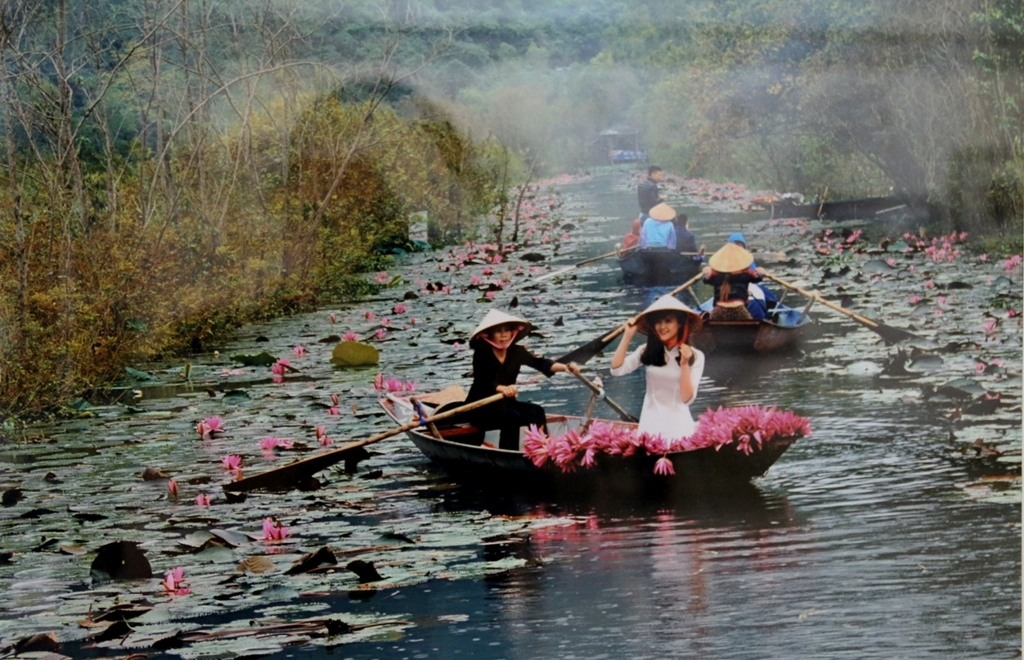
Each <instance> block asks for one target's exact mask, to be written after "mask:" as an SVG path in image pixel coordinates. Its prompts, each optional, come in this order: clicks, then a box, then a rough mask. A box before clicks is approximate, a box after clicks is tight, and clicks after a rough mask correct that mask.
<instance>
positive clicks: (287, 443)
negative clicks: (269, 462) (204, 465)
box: [229, 437, 294, 469]
mask: <svg viewBox="0 0 1024 660" xmlns="http://www.w3.org/2000/svg"><path fill="white" fill-rule="evenodd" d="M293 446H294V443H293V442H292V441H291V440H286V439H284V438H274V437H266V438H263V439H262V440H260V449H263V450H265V451H271V450H273V449H277V448H278V447H280V448H281V449H291V448H292V447H293ZM229 469H230V468H229Z"/></svg>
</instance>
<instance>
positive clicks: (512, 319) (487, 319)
mask: <svg viewBox="0 0 1024 660" xmlns="http://www.w3.org/2000/svg"><path fill="white" fill-rule="evenodd" d="M506 323H515V324H517V325H519V326H520V328H519V334H518V335H516V340H519V339H522V338H523V337H525V336H526V335H528V334H530V332H531V331H532V330H533V324H532V323H530V322H529V321H527V320H526V319H521V318H519V317H518V316H512V315H511V314H506V313H505V312H503V311H501V310H500V309H492V310H489V311H488V312H487V314H486V316H484V318H483V320H482V321H480V325H478V326H476V330H474V331H473V334H471V335H470V336H469V340H470V341H473V340H474V339H476V338H477V336H479V334H480V333H481V332H483V331H484V330H489V329H491V328H493V327H496V326H499V325H505V324H506Z"/></svg>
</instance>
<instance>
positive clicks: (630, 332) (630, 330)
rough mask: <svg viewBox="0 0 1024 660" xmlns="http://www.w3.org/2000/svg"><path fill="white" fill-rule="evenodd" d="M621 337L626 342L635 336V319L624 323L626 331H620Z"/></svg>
mask: <svg viewBox="0 0 1024 660" xmlns="http://www.w3.org/2000/svg"><path fill="white" fill-rule="evenodd" d="M622 336H623V338H624V339H625V340H626V341H629V340H631V339H633V337H635V336H636V319H629V320H628V321H626V329H625V330H623V331H622Z"/></svg>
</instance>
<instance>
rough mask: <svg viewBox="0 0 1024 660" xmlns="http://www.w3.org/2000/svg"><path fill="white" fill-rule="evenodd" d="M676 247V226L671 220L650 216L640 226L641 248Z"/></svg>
mask: <svg viewBox="0 0 1024 660" xmlns="http://www.w3.org/2000/svg"><path fill="white" fill-rule="evenodd" d="M647 248H670V249H673V250H674V249H676V227H675V225H673V224H672V222H671V221H669V220H655V219H654V218H651V217H648V218H647V219H646V220H644V226H643V227H641V228H640V249H641V250H645V249H647Z"/></svg>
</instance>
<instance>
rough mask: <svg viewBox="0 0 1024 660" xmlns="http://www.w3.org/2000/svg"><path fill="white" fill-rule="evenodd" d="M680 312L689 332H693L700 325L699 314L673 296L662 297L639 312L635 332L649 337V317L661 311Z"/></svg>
mask: <svg viewBox="0 0 1024 660" xmlns="http://www.w3.org/2000/svg"><path fill="white" fill-rule="evenodd" d="M667 310H668V311H673V312H680V313H681V314H682V315H683V316H685V317H686V322H687V323H689V324H690V325H691V328H690V332H691V333H692V332H695V331H696V330H697V329H698V328H700V325H701V319H700V314H698V313H697V312H695V311H693V310H692V309H690V308H689V307H687V306H686V305H684V304H683V303H682V302H680V301H679V299H678V298H676V297H675V296H670V295H664V296H662V297H660V298H658V299H657V300H655V301H654V302H653V303H651V305H650V307H648V308H647V309H645V310H644V311H642V312H640V314H639V316H638V317H637V320H636V329H637V332H640V333H641V334H645V335H649V334H651V332H652V331H653V328H652V324H651V316H652V315H654V314H655V313H657V312H663V311H667Z"/></svg>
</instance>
